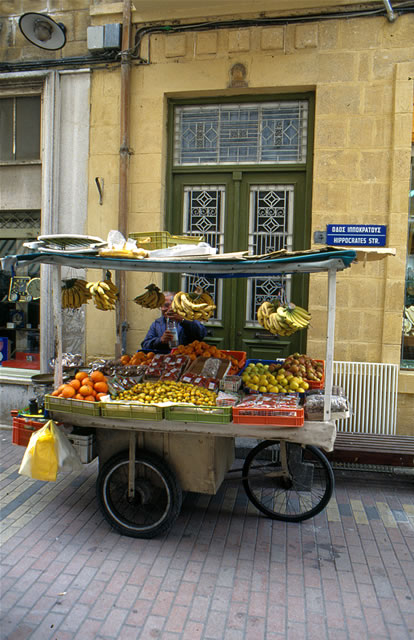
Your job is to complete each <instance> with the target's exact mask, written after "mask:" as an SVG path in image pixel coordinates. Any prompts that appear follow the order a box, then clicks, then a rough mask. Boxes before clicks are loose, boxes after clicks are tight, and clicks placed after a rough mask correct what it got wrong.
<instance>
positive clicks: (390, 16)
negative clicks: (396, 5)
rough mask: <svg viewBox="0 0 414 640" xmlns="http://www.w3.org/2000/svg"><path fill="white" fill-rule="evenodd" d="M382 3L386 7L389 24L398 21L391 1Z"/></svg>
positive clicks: (386, 0)
mask: <svg viewBox="0 0 414 640" xmlns="http://www.w3.org/2000/svg"><path fill="white" fill-rule="evenodd" d="M382 1H383V3H384V7H385V10H386V12H387V17H388V20H389V22H394V21H395V20H396V19H397V16H396V15H395V13H394V10H393V8H392V6H391V2H390V0H382Z"/></svg>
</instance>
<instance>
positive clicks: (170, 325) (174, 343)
mask: <svg viewBox="0 0 414 640" xmlns="http://www.w3.org/2000/svg"><path fill="white" fill-rule="evenodd" d="M167 331H171V333H172V338H171V340H170V342H169V345H170V349H174V347H178V331H177V323H176V321H175V320H172V319H171V318H167Z"/></svg>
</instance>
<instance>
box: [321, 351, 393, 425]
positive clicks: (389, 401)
mask: <svg viewBox="0 0 414 640" xmlns="http://www.w3.org/2000/svg"><path fill="white" fill-rule="evenodd" d="M398 369H399V367H398V365H397V364H382V363H376V362H340V361H334V363H333V384H334V385H338V386H340V387H342V388H343V389H344V390H345V394H346V396H347V398H348V400H349V402H350V405H351V410H352V415H351V417H350V418H348V419H346V420H338V421H337V423H336V424H337V428H338V431H342V432H346V433H349V432H354V433H375V434H378V435H394V434H395V433H396V420H397V393H398Z"/></svg>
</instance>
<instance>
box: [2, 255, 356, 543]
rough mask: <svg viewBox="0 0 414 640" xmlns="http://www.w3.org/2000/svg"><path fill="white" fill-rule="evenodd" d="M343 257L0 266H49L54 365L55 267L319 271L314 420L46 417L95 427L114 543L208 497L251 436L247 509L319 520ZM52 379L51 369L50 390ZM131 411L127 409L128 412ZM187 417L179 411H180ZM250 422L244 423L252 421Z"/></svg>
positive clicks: (38, 258) (62, 412)
mask: <svg viewBox="0 0 414 640" xmlns="http://www.w3.org/2000/svg"><path fill="white" fill-rule="evenodd" d="M355 258H356V253H355V251H352V250H319V251H308V252H303V254H302V255H299V256H298V255H293V256H289V255H288V256H283V257H281V258H275V259H263V258H262V259H249V258H247V259H246V257H243V258H231V257H230V258H229V257H228V256H214V257H208V258H205V257H200V258H198V257H196V256H192V257H191V259H185V258H181V259H170V260H167V259H162V260H154V259H152V260H151V259H144V260H137V259H123V258H108V257H105V258H103V257H100V256H97V255H91V254H80V253H75V254H70V253H68V252H65V251H62V252H53V253H48V252H47V251H46V252H43V253H32V254H26V255H21V256H8V257H6V258H4V259H3V260H2V263H3V268H9V269H10V268H15V267H18V266H19V264H22V265H23V264H27V262H29V261H30V262H39V263H43V264H49V265H53V268H52V277H53V282H54V312H55V326H56V333H57V337H56V344H57V357H56V361H57V363H58V364H59V362H61V357H62V353H61V352H62V341H61V332H62V324H61V306H60V296H59V293H60V283H61V266H62V265H66V266H70V267H72V268H75V269H85V268H86V269H87V268H99V269H108V270H128V271H142V272H151V273H152V272H159V273H185V274H203V275H204V274H206V275H208V276H211V277H216V278H229V277H230V278H240V277H244V278H246V277H260V276H263V275H267V276H278V275H280V274H291V273H310V274H312V273H320V272H326V273H327V276H328V277H327V288H328V308H327V312H328V320H327V341H326V366H325V395H324V409H323V419H322V420H321V421H319V422H318V421H312V422H311V421H306V420H305V422H304V425H303V426H300V427H299V426H295V423H293V424H292V422H291V421H287V422H284V418H283V417H281V418H280V420H279V421H278V422H277V424H274V422H275V421H274V420H273V421H272V423H271V424H266V423H264V424H249V423H248V422H247V423H246V422H245V421H243V423H237V422H236V421H235V420H233V421H231V417H230V416H229V413H228V411H229V410H230V412H231V407H220V408H212V409H210V410H209V411H208V412H206V411H203V410H202V409H200V408H197V409H193V410H192V409H191V408H189V407H187V408H181V410H179V408H178V407H177V409H178V413H177V412H175V415H174V413H171V414H170V415H168V414H167V417H168V418H169V419H166V417H165V416H164V414H163V411H162V410H159V408H158V407H156V406H144V407H142V408H140V409H139V410H138V411H136V410H135V411H134V408H133V407H131V408H130V411H129V412H126V413H125V414H123V415H122V417H121V415H120V414H117V413H112V414H111V413H109V414H108V413H107V414H106V415H102V412H101V411H100V409H99V404H100V403H85V402H83V403H82V401H78V405H79V403H81V404H83V406H86V405H92V406H93V407H94V408H93V410H92V411H90V410H89V409H88V410H86V409H85V410H81V409H78V408H76V402H71V400H67V401H66V403H64V404H63V406H62V405H60V406H59V405H57V406H55V408H53V407H50V413H51V416H52V418H53V419H55V420H57V421H59V422H63V423H66V424H70V425H72V426H74V427H78V428H81V429H83V428H85V429H95V430H96V441H97V455H98V457H99V473H98V478H97V498H98V501H99V504H100V507H101V509H102V511H103V514H104V515H105V518H106V519H107V520H108V521H109V522H110V524H111V525H112V526H113V527H114V528H115V529H117V530H118V531H119V532H120V533H122V534H124V535H129V536H133V537H142V538H151V537H154V536H156V535H160V534H161V533H165V532H166V531H167V530H168V529H169V528H170V527H171V526H172V524H173V523H174V521H175V519H176V517H177V516H178V514H179V512H180V509H181V504H182V491H195V492H199V493H207V494H214V493H215V492H216V491H217V490H218V488H219V487H220V485H221V483H222V481H223V479H224V476H225V474H226V473H227V472H228V471H229V469H230V467H231V466H232V464H233V460H234V439H235V438H236V437H240V436H242V437H246V438H254V439H257V440H260V442H259V444H257V446H255V447H254V448H253V449H251V450H250V452H249V454H248V455H247V457H246V460H245V461H244V464H243V469H242V482H243V486H244V488H245V491H246V493H247V496H248V498H249V499H250V500H251V502H252V503H253V504H254V505H255V506H256V507H257V508H258V509H259V510H260V511H261V512H262V513H264V514H265V515H266V516H268V517H271V518H273V519H278V520H284V521H288V522H299V521H301V520H305V519H307V518H310V517H313V516H314V515H316V514H317V513H319V512H320V511H321V510H322V509H323V508H324V507H325V506H326V505H327V503H328V502H329V499H330V497H331V495H332V492H333V487H334V478H333V472H332V469H331V466H330V464H329V462H328V460H327V459H326V457H325V455H324V454H323V453H322V452H321V451H320V448H322V449H325V450H326V451H332V450H333V446H334V442H335V436H336V428H335V422H334V419H332V417H331V392H332V380H333V347H334V325H335V296H336V274H337V272H338V271H341V270H343V269H345V268H347V267H349V266H350V265H351V263H352V262H353V261H354V260H355ZM61 381H62V371H61V369H59V366H57V367H56V369H55V383H56V384H59V383H60V382H61ZM135 409H136V408H135ZM186 412H187V413H186ZM253 422H254V420H253V419H252V423H253Z"/></svg>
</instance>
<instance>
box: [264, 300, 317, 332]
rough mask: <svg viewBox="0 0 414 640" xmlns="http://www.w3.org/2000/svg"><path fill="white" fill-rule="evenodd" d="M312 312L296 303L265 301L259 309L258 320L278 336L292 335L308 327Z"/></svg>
mask: <svg viewBox="0 0 414 640" xmlns="http://www.w3.org/2000/svg"><path fill="white" fill-rule="evenodd" d="M311 317H312V316H311V314H310V313H308V311H306V309H303V308H302V307H298V306H297V305H294V304H285V305H281V304H279V303H276V304H272V303H271V302H269V301H266V302H263V304H262V305H260V307H259V308H258V310H257V320H258V322H259V324H261V325H262V327H264V328H265V329H266V330H267V331H270V333H273V334H274V335H278V336H291V335H292V334H294V333H295V332H296V331H300V330H301V329H307V328H308V326H309V323H310V320H311Z"/></svg>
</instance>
